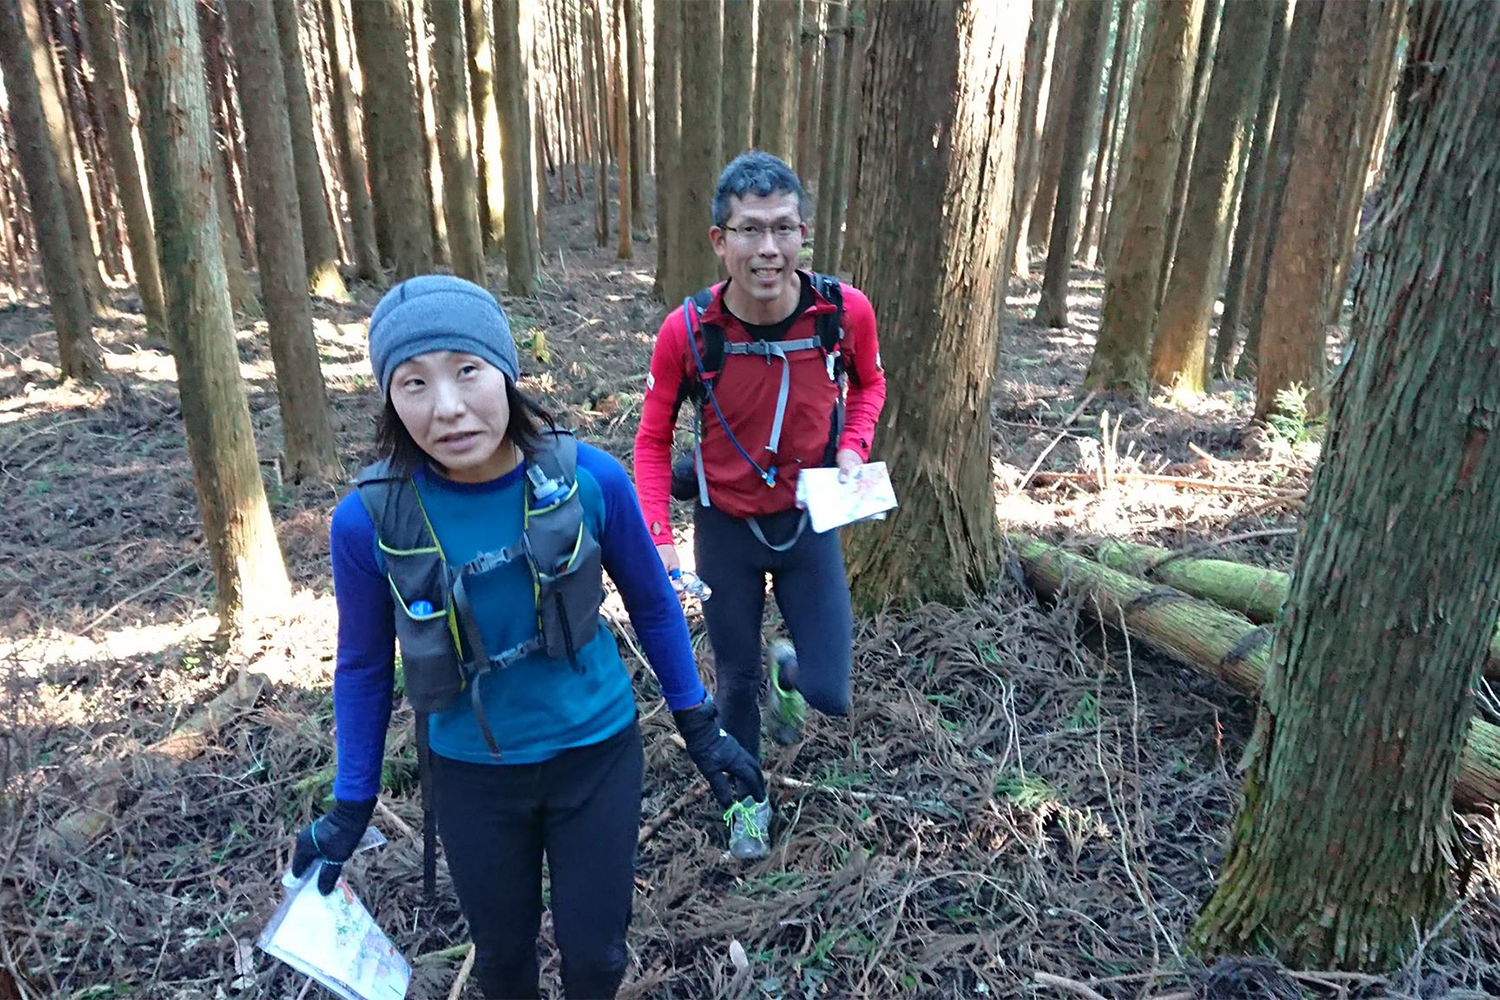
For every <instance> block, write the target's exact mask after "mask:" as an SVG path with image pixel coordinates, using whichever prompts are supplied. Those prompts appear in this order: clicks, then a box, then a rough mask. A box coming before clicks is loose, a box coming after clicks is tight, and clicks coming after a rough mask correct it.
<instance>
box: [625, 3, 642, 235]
mask: <svg viewBox="0 0 1500 1000" xmlns="http://www.w3.org/2000/svg"><path fill="white" fill-rule="evenodd" d="M621 3H623V5H624V7H625V55H626V60H627V62H628V64H629V67H630V79H629V83H630V101H629V114H627V115H626V118H627V119H628V120H629V122H630V218H631V219H632V220H633V222H632V229H633V228H634V227H636V226H639V225H640V224H641V220H642V219H644V218H645V217H646V202H645V200H644V197H643V195H642V193H641V184H642V180H641V178H642V176H643V175H644V174H645V172H646V93H645V92H646V65H645V59H646V54H645V52H644V51H643V50H644V48H645V40H644V38H643V36H642V34H641V6H640V4H641V0H621Z"/></svg>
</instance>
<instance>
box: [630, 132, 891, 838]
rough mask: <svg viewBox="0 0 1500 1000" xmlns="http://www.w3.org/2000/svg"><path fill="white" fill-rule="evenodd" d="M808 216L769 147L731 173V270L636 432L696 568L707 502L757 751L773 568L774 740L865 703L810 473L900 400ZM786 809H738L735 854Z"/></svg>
mask: <svg viewBox="0 0 1500 1000" xmlns="http://www.w3.org/2000/svg"><path fill="white" fill-rule="evenodd" d="M805 209H806V196H805V195H804V193H803V191H802V185H801V183H800V182H799V181H798V179H797V175H796V174H795V173H794V172H793V171H792V169H791V168H790V167H788V166H787V165H786V164H785V163H784V162H782V161H781V160H779V159H777V158H776V157H774V156H771V155H770V154H768V153H763V152H759V151H753V150H752V151H751V152H748V153H745V154H743V155H741V156H739V157H737V158H736V159H735V160H734V161H733V162H731V163H730V164H729V166H727V167H726V168H725V169H724V172H723V173H722V174H721V175H720V176H719V183H718V187H717V189H716V190H715V192H714V199H713V226H712V227H711V228H710V229H709V231H708V238H709V241H710V243H711V244H712V245H713V250H714V253H715V254H717V255H718V257H719V260H720V261H722V262H723V265H724V270H725V271H726V272H727V273H728V275H729V280H728V281H725V282H723V283H721V284H719V285H716V286H714V287H713V288H711V289H704V290H703V291H701V292H699V293H698V294H697V295H696V296H694V297H693V300H692V301H691V302H689V303H684V305H683V307H682V308H676V309H673V310H672V311H671V312H669V313H668V314H667V317H666V319H665V320H664V321H663V322H662V325H661V330H660V332H659V333H658V334H657V338H656V347H655V349H654V351H653V352H652V356H651V374H650V375H649V376H648V377H647V379H646V398H645V402H644V403H643V405H642V408H641V425H640V429H639V430H638V431H637V432H636V437H635V480H636V490H637V492H638V493H639V495H640V501H641V509H642V511H643V513H644V514H645V517H646V524H647V527H648V528H649V530H650V532H651V537H652V539H653V540H654V541H655V542H656V551H657V553H658V554H659V555H660V556H661V560H662V563H663V564H664V565H665V566H666V568H667V570H668V571H669V572H672V571H675V570H678V569H679V568H680V566H679V562H678V555H677V549H676V546H675V545H674V543H673V536H672V525H671V521H670V513H669V509H668V502H669V496H671V495H674V494H675V495H676V496H678V497H680V498H684V499H685V498H686V497H687V496H693V497H694V498H695V500H696V502H695V504H694V508H693V511H694V546H693V548H694V554H695V558H696V563H697V571H698V575H699V576H700V578H701V579H702V580H703V582H704V583H706V584H707V585H708V586H709V587H710V589H711V590H712V594H711V596H710V598H709V599H708V600H707V601H705V602H704V604H703V614H704V618H705V620H706V622H707V624H708V637H709V641H710V643H711V644H712V645H713V649H714V662H715V666H716V674H717V679H718V684H717V688H718V691H717V700H718V704H719V712H720V718H721V719H722V720H723V724H724V727H725V729H726V730H728V732H729V734H730V735H731V736H733V737H734V738H735V739H736V740H738V741H739V742H740V744H741V745H742V746H744V747H745V748H746V749H747V750H749V751H750V752H751V754H753V755H756V756H758V755H759V751H760V706H759V693H760V687H761V618H762V615H763V613H764V610H765V593H766V577H767V576H768V575H769V576H770V579H771V585H772V588H773V590H774V592H775V595H776V603H777V606H778V607H779V608H780V609H781V615H782V618H783V620H784V621H785V622H786V627H787V631H788V632H789V633H790V635H791V643H790V644H788V643H785V642H777V643H773V644H772V646H771V649H770V653H769V661H770V670H769V673H770V684H769V693H770V707H771V712H772V715H773V716H774V719H775V725H774V727H773V729H772V735H773V736H775V737H776V738H777V740H778V741H779V742H783V743H790V742H792V741H794V740H796V739H798V738H800V736H801V729H802V723H803V719H804V718H805V715H806V711H807V705H809V704H811V705H812V706H813V707H814V708H816V709H818V710H819V711H821V712H823V713H825V714H828V715H843V714H845V713H846V712H847V711H848V708H849V670H850V645H851V642H852V630H853V619H852V616H851V614H850V610H849V583H848V579H847V577H846V576H845V573H844V561H843V551H842V549H841V548H840V546H839V539H838V534H837V532H833V531H830V532H827V533H824V534H818V533H816V532H814V531H813V530H812V529H811V528H809V527H808V525H807V517H806V514H805V513H804V512H803V511H802V510H800V509H799V508H798V507H797V498H796V491H797V474H798V472H799V470H801V469H802V468H804V467H816V466H826V465H837V466H838V468H839V470H840V473H841V475H843V476H847V475H848V474H849V473H850V472H852V471H853V470H854V469H856V468H857V467H858V466H859V465H860V464H861V463H862V462H864V461H865V460H866V459H867V458H868V457H869V453H870V443H871V440H872V439H873V437H874V433H875V424H876V421H877V420H878V419H879V417H880V410H881V407H882V406H883V405H884V403H885V374H884V372H882V370H881V367H880V346H879V343H878V341H877V339H876V335H875V314H874V311H873V310H872V309H871V307H870V300H869V299H867V298H866V297H865V296H864V293H862V292H860V291H859V290H858V289H857V288H854V287H852V286H850V285H847V284H840V283H839V282H838V281H837V280H836V279H833V278H829V277H826V276H823V275H815V274H811V273H809V272H806V271H800V270H798V269H797V255H798V252H799V251H800V250H801V248H802V241H803V238H804V236H805V234H806V230H807V227H806V224H805V223H804V221H803V220H804V219H805V218H806V211H805ZM690 326H691V331H692V332H691V335H690V333H689V327H690ZM684 402H687V403H688V404H689V407H690V408H691V409H695V410H696V411H697V413H696V428H697V430H698V434H699V441H700V442H701V444H700V446H699V447H698V448H696V449H695V452H694V454H693V455H692V456H684V459H685V461H684V462H680V463H678V466H677V467H676V468H675V469H674V467H673V462H672V434H673V428H674V426H675V425H676V421H677V412H678V410H679V408H681V406H682V404H683V403H684ZM687 461H691V465H688V464H687ZM674 473H675V476H674ZM674 487H675V488H674ZM770 818H771V810H770V803H769V801H768V800H756V799H755V798H753V797H749V798H745V799H743V800H741V801H739V802H736V803H735V805H734V806H732V807H731V808H730V810H729V812H727V813H726V814H725V819H726V821H727V822H728V823H729V831H730V832H729V842H730V852H731V853H732V854H733V855H734V856H735V857H738V858H747V859H748V858H760V857H765V856H766V854H767V853H768V850H769V848H768V832H769V827H770Z"/></svg>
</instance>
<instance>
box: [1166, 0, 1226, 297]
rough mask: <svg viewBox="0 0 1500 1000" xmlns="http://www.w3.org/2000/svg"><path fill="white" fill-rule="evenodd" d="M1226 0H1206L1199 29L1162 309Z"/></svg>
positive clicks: (1169, 233) (1173, 204) (1174, 192)
mask: <svg viewBox="0 0 1500 1000" xmlns="http://www.w3.org/2000/svg"><path fill="white" fill-rule="evenodd" d="M1223 11H1224V0H1204V4H1203V21H1202V24H1201V25H1200V27H1199V31H1198V50H1197V54H1196V56H1195V58H1194V60H1193V87H1192V91H1191V96H1190V97H1189V98H1188V117H1187V124H1186V125H1185V126H1184V128H1183V132H1182V153H1181V154H1180V155H1179V156H1178V157H1177V178H1176V180H1174V181H1173V182H1172V201H1171V203H1170V204H1171V212H1170V214H1169V215H1168V216H1167V245H1166V247H1165V249H1164V251H1163V253H1162V258H1161V277H1160V279H1159V280H1158V281H1157V285H1156V306H1157V308H1158V309H1160V308H1161V299H1162V296H1163V295H1165V294H1166V292H1167V278H1168V276H1169V275H1170V274H1171V273H1172V261H1173V259H1174V258H1175V257H1176V254H1177V234H1178V233H1179V232H1181V231H1182V209H1183V206H1185V205H1186V204H1187V197H1188V174H1189V173H1190V172H1191V170H1192V168H1193V153H1194V151H1195V150H1196V149H1197V146H1198V129H1199V128H1200V127H1201V126H1202V124H1203V105H1204V104H1205V103H1206V102H1207V100H1208V81H1209V73H1210V71H1211V69H1212V67H1213V58H1214V48H1215V44H1216V42H1217V39H1218V36H1219V19H1220V15H1221V14H1222V13H1223Z"/></svg>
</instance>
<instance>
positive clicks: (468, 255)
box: [430, 0, 485, 286]
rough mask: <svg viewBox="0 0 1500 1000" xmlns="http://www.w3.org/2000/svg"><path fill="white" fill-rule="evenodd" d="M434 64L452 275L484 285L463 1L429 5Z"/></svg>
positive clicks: (434, 1) (440, 0) (446, 0)
mask: <svg viewBox="0 0 1500 1000" xmlns="http://www.w3.org/2000/svg"><path fill="white" fill-rule="evenodd" d="M430 2H431V5H432V8H431V9H432V33H433V39H434V45H433V48H434V52H433V56H434V61H435V62H436V64H437V113H438V146H439V149H440V150H441V152H442V154H443V184H444V185H445V187H446V191H445V192H444V198H443V203H444V210H445V211H446V212H447V215H448V237H449V241H450V246H451V248H452V251H453V258H452V259H453V273H454V274H456V275H458V276H459V277H460V278H467V279H468V280H470V281H472V282H474V283H475V284H476V285H481V286H483V285H484V284H485V277H484V242H483V238H482V237H481V236H480V230H479V190H478V184H477V180H478V177H477V173H478V172H477V170H476V169H475V167H474V150H473V148H472V147H471V146H470V145H469V73H468V65H467V59H468V54H467V51H466V48H465V46H464V15H463V8H462V6H461V3H462V2H463V0H430Z"/></svg>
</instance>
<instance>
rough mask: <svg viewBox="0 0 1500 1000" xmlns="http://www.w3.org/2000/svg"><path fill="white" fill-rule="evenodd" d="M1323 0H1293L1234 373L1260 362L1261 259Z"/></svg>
mask: <svg viewBox="0 0 1500 1000" xmlns="http://www.w3.org/2000/svg"><path fill="white" fill-rule="evenodd" d="M1324 7H1325V4H1324V2H1323V0H1298V2H1297V4H1296V8H1295V11H1294V13H1293V14H1292V26H1291V28H1290V29H1289V31H1288V34H1287V49H1286V59H1285V60H1284V61H1283V64H1282V69H1281V95H1280V97H1279V98H1278V100H1277V102H1276V126H1275V128H1274V130H1273V131H1272V133H1271V145H1270V146H1269V147H1268V148H1267V151H1266V156H1267V162H1266V181H1265V188H1264V190H1262V191H1261V196H1260V206H1259V207H1258V208H1257V210H1256V220H1255V236H1254V238H1253V240H1252V241H1251V244H1250V256H1249V257H1248V258H1247V261H1248V263H1247V265H1246V271H1245V287H1246V291H1245V301H1246V306H1245V308H1246V313H1245V325H1246V327H1247V330H1246V333H1245V349H1244V350H1243V351H1241V352H1240V360H1239V363H1238V364H1236V365H1235V369H1234V375H1235V378H1242V379H1243V378H1253V377H1254V374H1255V371H1256V369H1258V368H1259V367H1260V326H1261V315H1262V313H1261V306H1262V304H1263V303H1264V302H1265V298H1266V276H1267V273H1268V272H1267V270H1266V264H1267V262H1268V260H1269V256H1270V253H1271V248H1272V247H1273V246H1275V245H1276V238H1277V232H1278V230H1279V229H1280V227H1281V207H1282V203H1283V202H1284V200H1285V194H1286V178H1287V168H1288V167H1289V166H1290V165H1291V161H1292V150H1293V148H1294V142H1293V139H1294V133H1295V132H1296V129H1297V115H1298V113H1299V112H1300V111H1301V110H1302V101H1303V98H1304V97H1305V95H1306V90H1307V78H1308V74H1310V73H1311V72H1312V63H1313V54H1314V53H1315V52H1316V51H1317V45H1318V26H1319V25H1320V24H1321V23H1322V20H1323V11H1324Z"/></svg>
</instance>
